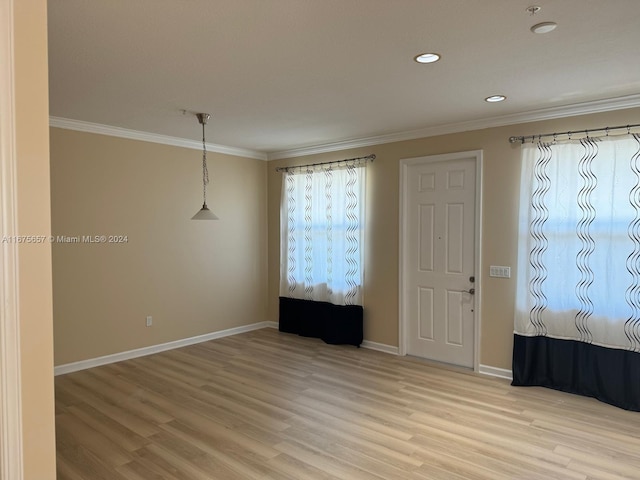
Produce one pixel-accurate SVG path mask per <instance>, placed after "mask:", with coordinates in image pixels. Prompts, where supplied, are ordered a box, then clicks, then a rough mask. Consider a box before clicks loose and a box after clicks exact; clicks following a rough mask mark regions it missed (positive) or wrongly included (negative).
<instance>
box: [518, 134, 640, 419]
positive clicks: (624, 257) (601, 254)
mask: <svg viewBox="0 0 640 480" xmlns="http://www.w3.org/2000/svg"><path fill="white" fill-rule="evenodd" d="M518 248H519V257H518V276H517V295H516V309H515V331H514V333H515V335H514V355H513V375H514V382H513V384H514V385H542V386H547V387H551V388H556V389H559V390H564V391H569V392H572V393H579V394H583V395H587V396H592V397H596V398H599V399H600V400H603V401H605V402H608V403H612V404H614V405H618V406H621V407H624V408H627V409H631V410H640V135H637V134H634V135H631V134H630V135H622V136H615V137H613V136H611V137H609V136H607V137H602V138H583V139H581V140H569V141H565V142H557V143H556V142H554V143H542V142H541V143H538V144H525V145H523V147H522V177H521V194H520V224H519V246H518Z"/></svg>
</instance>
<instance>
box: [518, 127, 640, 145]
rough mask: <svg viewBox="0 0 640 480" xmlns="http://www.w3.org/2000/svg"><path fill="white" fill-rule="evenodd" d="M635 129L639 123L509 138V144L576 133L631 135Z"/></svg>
mask: <svg viewBox="0 0 640 480" xmlns="http://www.w3.org/2000/svg"><path fill="white" fill-rule="evenodd" d="M635 127H640V123H636V124H633V125H619V126H617V127H604V128H590V129H586V130H574V131H568V132H558V133H542V134H539V135H526V136H522V137H509V143H517V142H520V143H524V142H525V141H526V140H535V139H536V137H538V138H542V137H556V136H558V135H569V136H571V135H573V134H578V133H585V134H586V135H587V136H588V135H589V133H591V132H607V135H609V131H611V130H620V129H623V128H626V129H627V133H631V132H630V131H629V130H631V129H632V128H635Z"/></svg>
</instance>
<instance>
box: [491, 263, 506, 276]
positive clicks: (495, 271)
mask: <svg viewBox="0 0 640 480" xmlns="http://www.w3.org/2000/svg"><path fill="white" fill-rule="evenodd" d="M489 276H490V277H498V278H511V267H503V266H500V265H491V266H490V267H489Z"/></svg>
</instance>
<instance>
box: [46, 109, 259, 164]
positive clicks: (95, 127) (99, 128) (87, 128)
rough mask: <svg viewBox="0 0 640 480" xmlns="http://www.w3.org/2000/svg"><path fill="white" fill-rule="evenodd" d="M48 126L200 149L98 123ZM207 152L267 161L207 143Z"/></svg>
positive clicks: (197, 144)
mask: <svg viewBox="0 0 640 480" xmlns="http://www.w3.org/2000/svg"><path fill="white" fill-rule="evenodd" d="M49 126H51V127H55V128H64V129H66V130H76V131H78V132H87V133H97V134H99V135H109V136H111V137H120V138H128V139H130V140H141V141H143V142H151V143H161V144H163V145H172V146H174V147H183V148H192V149H194V150H201V149H202V142H201V141H197V140H189V139H186V138H178V137H170V136H168V135H159V134H156V133H148V132H141V131H138V130H129V129H126V128H120V127H112V126H109V125H102V124H99V123H91V122H83V121H80V120H71V119H69V118H61V117H49ZM207 150H209V151H212V152H217V153H224V154H226V155H235V156H237V157H245V158H255V159H256V160H268V157H267V154H266V153H264V152H258V151H256V150H250V149H247V148H237V147H227V146H225V145H217V144H215V143H207Z"/></svg>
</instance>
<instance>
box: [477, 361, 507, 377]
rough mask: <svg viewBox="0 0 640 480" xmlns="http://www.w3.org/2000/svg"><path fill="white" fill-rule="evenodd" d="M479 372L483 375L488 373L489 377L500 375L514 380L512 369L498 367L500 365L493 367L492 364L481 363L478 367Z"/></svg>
mask: <svg viewBox="0 0 640 480" xmlns="http://www.w3.org/2000/svg"><path fill="white" fill-rule="evenodd" d="M478 373H480V374H482V375H487V376H489V377H498V378H504V379H506V380H513V373H512V371H511V370H509V369H507V368H498V367H492V366H490V365H482V364H480V366H479V368H478Z"/></svg>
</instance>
